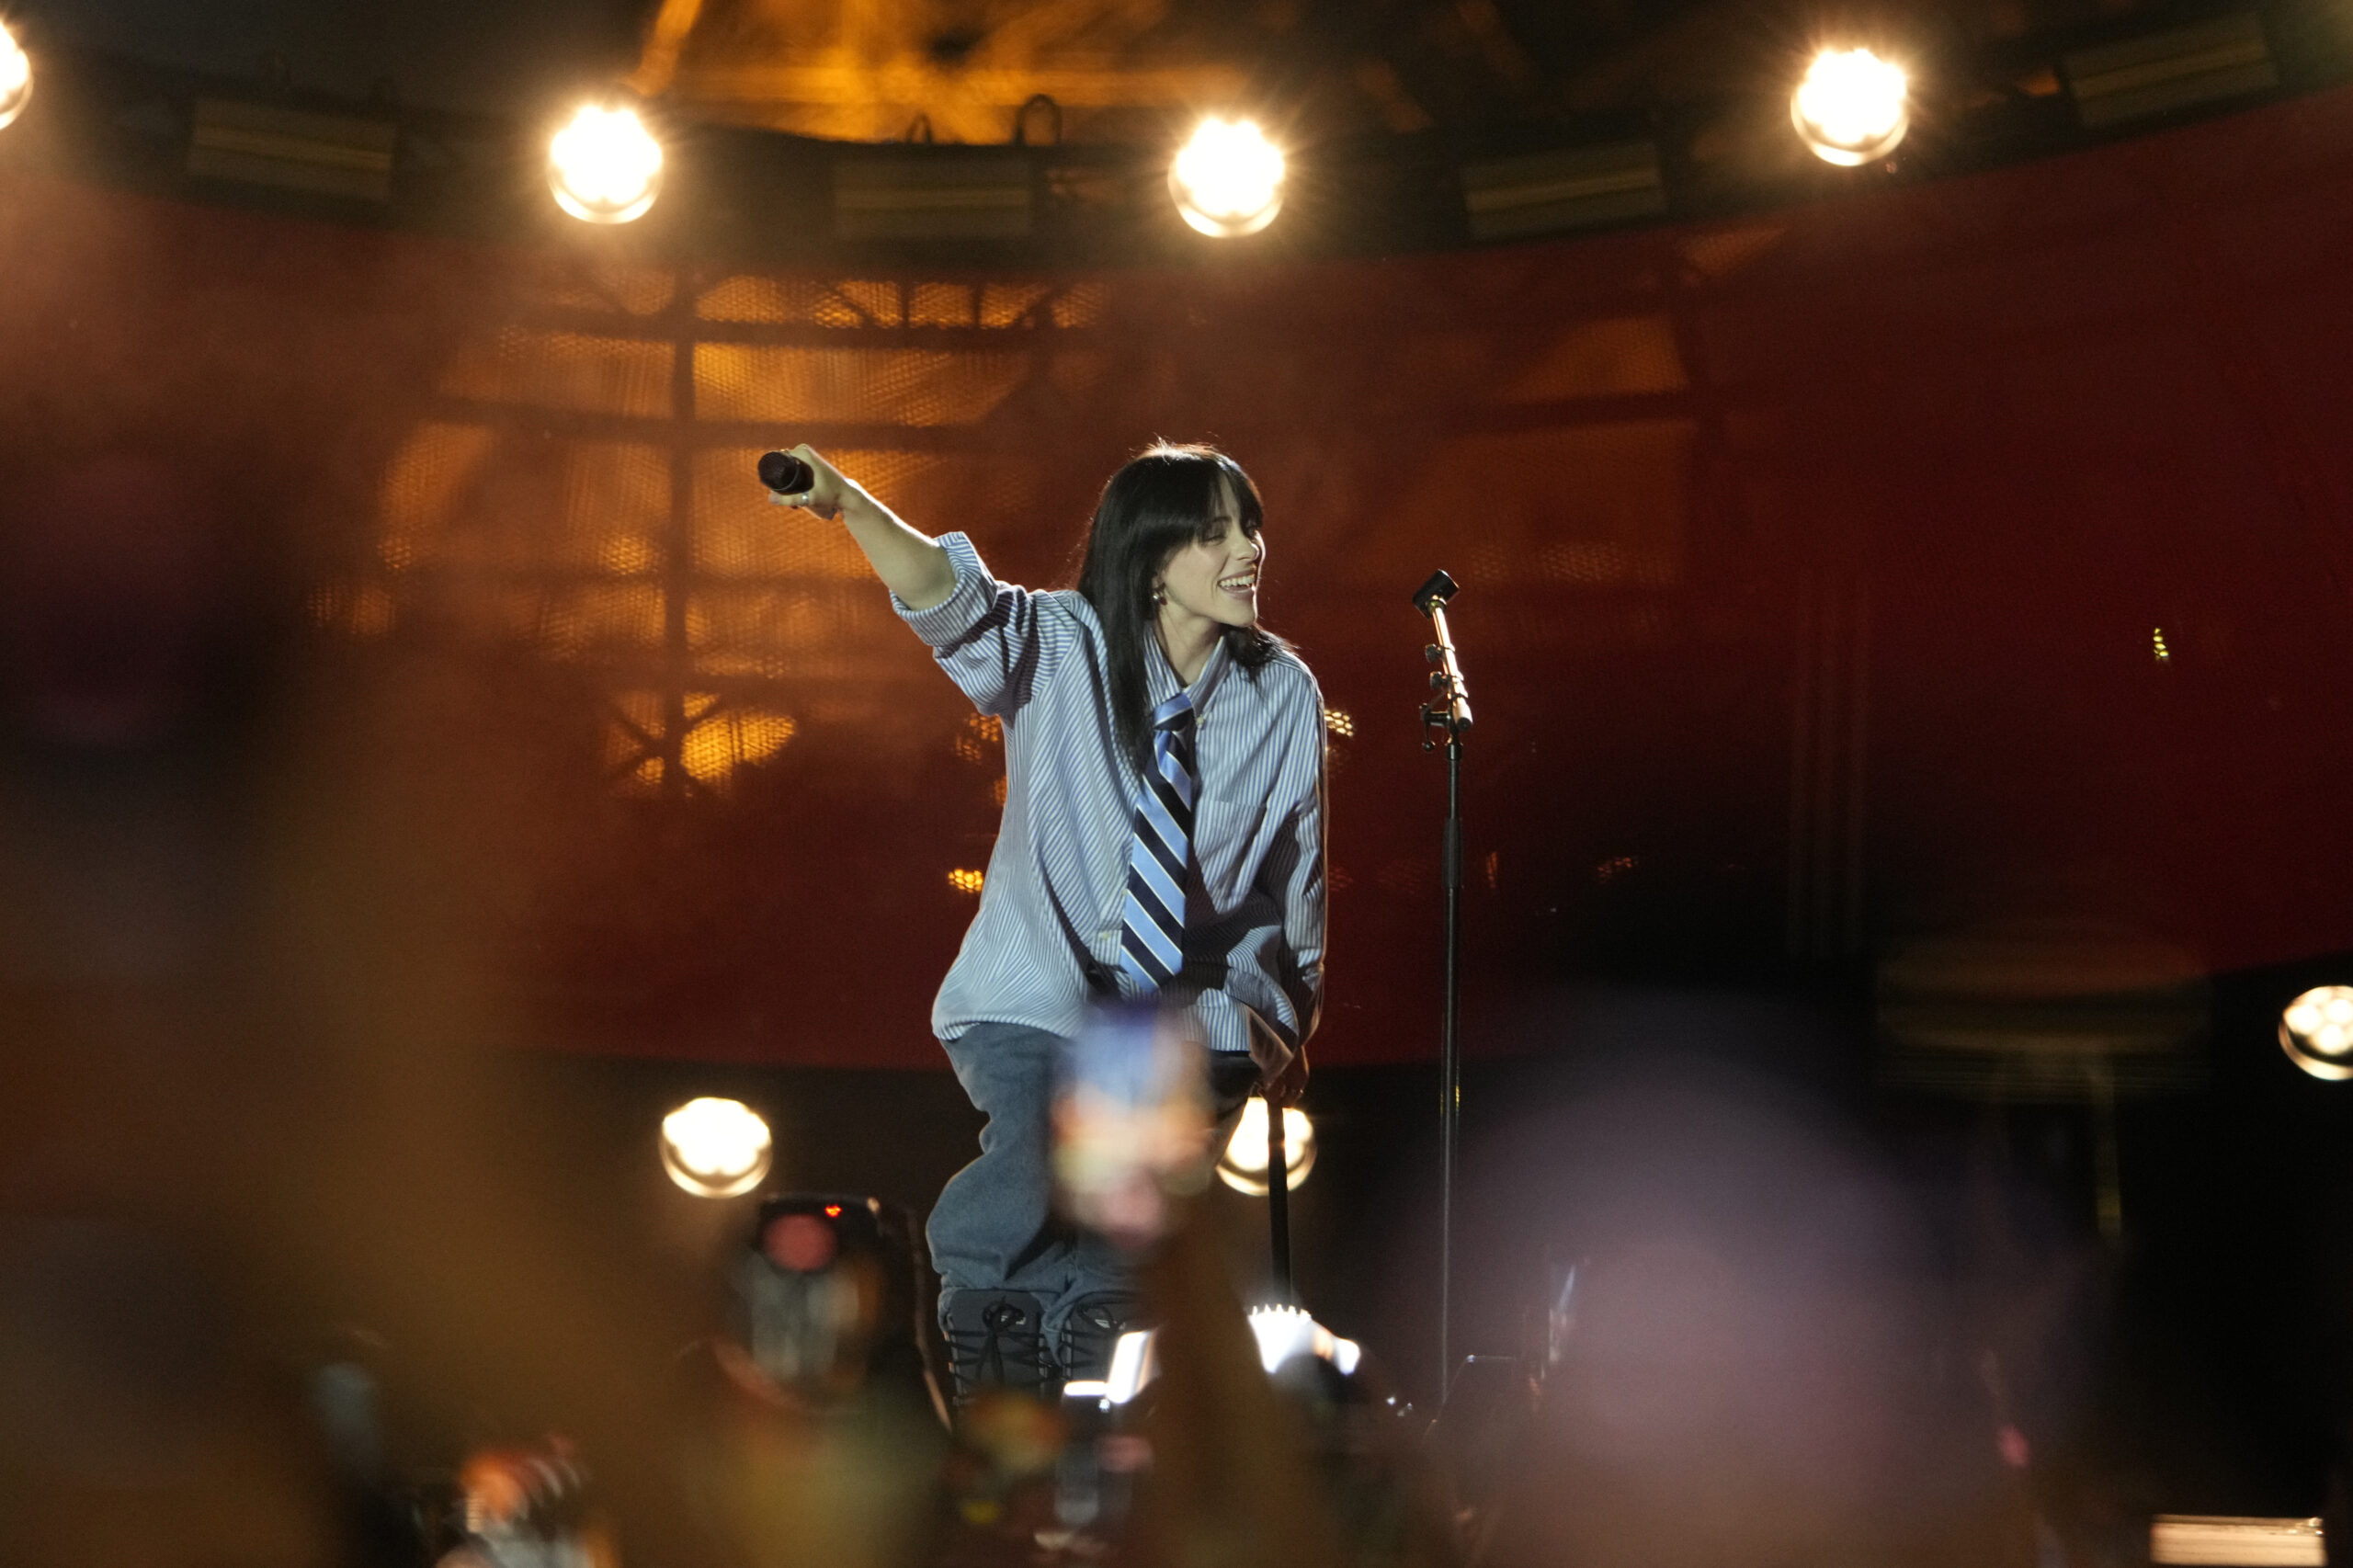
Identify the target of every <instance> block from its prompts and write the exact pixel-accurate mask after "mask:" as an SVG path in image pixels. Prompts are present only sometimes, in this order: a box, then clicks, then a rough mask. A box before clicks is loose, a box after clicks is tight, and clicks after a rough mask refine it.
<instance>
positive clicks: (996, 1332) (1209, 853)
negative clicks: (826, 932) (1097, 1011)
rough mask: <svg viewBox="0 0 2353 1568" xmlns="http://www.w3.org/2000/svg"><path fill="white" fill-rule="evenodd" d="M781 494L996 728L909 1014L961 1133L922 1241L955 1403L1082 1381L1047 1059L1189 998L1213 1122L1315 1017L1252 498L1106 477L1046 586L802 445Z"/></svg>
mask: <svg viewBox="0 0 2353 1568" xmlns="http://www.w3.org/2000/svg"><path fill="white" fill-rule="evenodd" d="M794 453H795V455H796V456H798V457H799V458H801V460H802V461H804V462H806V463H807V464H808V465H809V468H810V471H811V472H812V473H813V475H814V480H813V483H812V484H811V486H810V488H809V489H807V490H806V491H803V492H801V493H800V494H795V495H789V496H786V497H784V498H783V499H784V500H786V501H787V502H788V503H790V504H793V505H798V506H805V507H807V508H808V509H809V510H811V511H813V512H815V513H817V514H818V515H820V516H822V517H839V518H841V520H842V521H843V523H844V524H845V525H846V526H847V528H848V530H849V533H850V537H851V538H853V539H854V540H857V541H858V547H859V548H860V549H861V550H863V551H865V554H866V558H867V560H868V561H869V562H870V563H871V564H872V566H873V568H874V574H875V575H876V576H878V577H880V578H881V580H882V583H883V585H885V586H886V587H888V588H889V589H890V590H891V595H892V605H893V607H894V608H896V609H897V610H898V612H899V613H900V615H901V616H903V617H904V618H905V619H906V621H907V624H908V625H909V626H911V627H913V628H914V629H915V635H917V636H918V637H920V638H922V639H923V640H924V642H926V643H927V644H929V645H930V647H931V648H932V650H933V652H934V653H935V654H936V655H937V657H938V660H939V664H940V666H941V667H942V668H943V669H945V670H946V671H947V672H948V676H949V679H951V680H953V681H954V682H955V683H956V684H957V685H958V686H959V687H961V688H962V689H963V691H964V693H965V695H966V696H968V697H970V698H971V699H972V703H973V706H975V707H976V708H978V709H979V710H981V711H982V712H983V713H990V714H995V716H996V717H997V718H998V719H1000V720H1001V721H1003V722H1004V726H1005V756H1006V798H1005V816H1004V821H1003V823H1002V824H1001V826H1000V827H999V829H998V833H997V840H996V848H995V853H994V854H992V856H991V857H990V859H989V866H988V872H987V876H986V879H985V881H984V882H983V891H982V894H981V906H980V912H979V913H978V914H977V915H975V916H974V917H973V920H972V928H971V929H970V930H969V931H968V932H967V933H966V934H965V937H964V944H963V948H962V950H961V952H959V953H958V955H957V958H956V962H955V964H954V966H953V967H952V968H950V969H949V971H948V979H947V982H946V983H945V984H944V985H943V986H942V987H941V988H940V993H939V998H938V1003H937V1004H936V1006H934V1008H933V1012H932V1025H933V1028H934V1029H935V1030H936V1031H937V1032H938V1035H939V1038H940V1040H941V1041H942V1042H943V1043H944V1044H945V1045H946V1047H947V1050H948V1056H949V1061H950V1062H952V1063H953V1064H954V1066H955V1069H956V1075H957V1078H958V1080H959V1081H960V1082H961V1084H962V1085H963V1086H964V1090H965V1092H966V1094H968V1095H969V1096H971V1097H972V1104H973V1106H974V1108H977V1109H979V1110H980V1111H981V1112H982V1113H983V1114H984V1115H985V1116H986V1117H987V1118H988V1124H987V1126H986V1127H985V1128H984V1129H983V1131H982V1133H981V1155H980V1158H979V1159H977V1160H975V1161H973V1162H972V1164H971V1165H967V1166H966V1167H965V1168H964V1169H963V1170H962V1171H961V1172H960V1173H958V1175H957V1176H956V1177H955V1178H954V1179H953V1180H951V1181H950V1182H949V1184H948V1187H947V1189H946V1190H945V1191H943V1192H942V1193H941V1194H940V1196H939V1201H938V1204H937V1205H936V1206H935V1207H934V1209H933V1210H932V1215H931V1221H930V1225H929V1237H930V1242H931V1252H932V1261H933V1264H934V1267H937V1268H938V1273H939V1277H940V1282H941V1291H940V1309H939V1312H940V1324H941V1326H942V1328H943V1330H944V1331H945V1333H946V1335H947V1338H948V1342H949V1352H950V1358H951V1360H952V1361H953V1363H954V1371H955V1375H956V1383H957V1390H958V1396H959V1399H960V1400H963V1399H969V1398H970V1397H971V1395H972V1391H973V1390H974V1389H975V1388H976V1387H978V1386H981V1385H983V1384H985V1383H999V1382H1001V1383H1004V1384H1006V1385H1007V1386H1010V1387H1016V1388H1020V1389H1024V1390H1027V1391H1029V1392H1039V1393H1051V1392H1052V1389H1053V1386H1054V1385H1055V1384H1056V1383H1058V1382H1059V1381H1063V1380H1064V1379H1080V1378H1100V1377H1102V1376H1103V1375H1104V1373H1105V1370H1106V1369H1107V1364H1108V1357H1109V1353H1110V1346H1111V1345H1112V1343H1113V1342H1114V1341H1115V1340H1116V1339H1117V1337H1118V1335H1120V1332H1122V1330H1123V1329H1124V1328H1125V1327H1126V1326H1127V1325H1128V1324H1129V1322H1130V1320H1131V1318H1132V1317H1133V1316H1134V1315H1135V1313H1136V1312H1137V1310H1138V1307H1137V1302H1136V1300H1135V1297H1134V1295H1133V1293H1132V1288H1131V1284H1130V1282H1129V1280H1128V1278H1127V1275H1126V1271H1125V1268H1124V1267H1123V1264H1122V1260H1121V1259H1120V1256H1119V1255H1118V1254H1117V1252H1116V1251H1115V1250H1114V1249H1113V1248H1111V1247H1110V1245H1109V1244H1108V1243H1105V1242H1104V1241H1102V1240H1101V1239H1099V1238H1096V1237H1091V1236H1086V1235H1084V1234H1079V1233H1074V1232H1073V1231H1072V1230H1071V1229H1070V1228H1069V1227H1068V1226H1066V1225H1064V1224H1063V1223H1061V1222H1059V1221H1057V1220H1056V1219H1055V1217H1054V1215H1053V1213H1052V1210H1051V1186H1052V1178H1051V1169H1050V1160H1051V1153H1052V1148H1051V1131H1050V1128H1049V1124H1048V1117H1049V1112H1050V1109H1051V1098H1052V1095H1053V1092H1054V1074H1055V1070H1056V1062H1057V1059H1058V1057H1059V1055H1060V1053H1061V1051H1063V1048H1064V1046H1065V1044H1066V1042H1067V1040H1069V1039H1070V1037H1071V1036H1072V1035H1074V1033H1075V1032H1076V1031H1077V1029H1078V1028H1079V1027H1080V1023H1081V1020H1082V1018H1083V1017H1084V1016H1085V1014H1086V1009H1087V1007H1088V1006H1089V1004H1090V1003H1093V1002H1097V1001H1104V1000H1109V999H1115V998H1127V999H1146V998H1149V999H1156V1000H1158V1001H1160V1002H1161V1003H1163V1004H1165V1005H1167V1006H1176V1007H1182V1008H1185V1009H1188V1010H1189V1012H1190V1014H1191V1016H1192V1017H1193V1018H1194V1020H1195V1021H1196V1023H1197V1025H1198V1028H1199V1033H1200V1035H1201V1036H1202V1038H1203V1039H1204V1040H1206V1041H1207V1043H1208V1045H1209V1047H1210V1049H1211V1064H1212V1072H1211V1081H1212V1088H1213V1091H1214V1093H1215V1094H1216V1096H1217V1098H1218V1099H1219V1101H1220V1104H1221V1106H1222V1107H1231V1106H1233V1105H1237V1104H1239V1103H1240V1100H1241V1099H1242V1097H1243V1096H1245V1095H1246V1094H1247V1093H1248V1092H1249V1090H1250V1089H1251V1088H1253V1087H1254V1086H1256V1087H1260V1088H1263V1089H1264V1090H1265V1092H1267V1094H1268V1096H1270V1097H1271V1098H1272V1099H1273V1100H1274V1101H1275V1102H1276V1103H1278V1104H1289V1103H1290V1101H1291V1100H1293V1099H1295V1098H1296V1097H1297V1096H1298V1094H1299V1091H1300V1090H1301V1089H1302V1087H1303V1086H1304V1085H1305V1084H1306V1081H1307V1059H1306V1056H1305V1053H1304V1048H1305V1045H1306V1041H1307V1037H1308V1035H1309V1034H1310V1033H1311V1032H1312V1031H1313V1029H1314V1028H1315V1021H1316V1017H1317V1014H1318V1013H1319V1011H1320V1009H1321V1006H1322V1001H1323V970H1324V705H1323V699H1322V697H1321V695H1320V694H1319V692H1318V691H1317V689H1316V686H1315V680H1314V677H1313V676H1311V675H1310V674H1309V673H1308V670H1307V666H1306V665H1303V664H1302V663H1301V662H1300V660H1299V658H1298V657H1297V655H1295V654H1294V653H1292V652H1291V650H1290V647H1289V645H1288V644H1286V643H1284V642H1282V641H1281V640H1280V639H1279V638H1276V637H1274V636H1271V635H1269V634H1268V633H1267V631H1264V630H1262V629H1261V628H1260V627H1259V625H1258V589H1259V583H1260V576H1261V573H1262V571H1263V569H1264V566H1265V563H1266V558H1267V541H1266V537H1265V534H1264V532H1263V531H1262V528H1261V517H1260V507H1259V501H1258V492H1257V490H1256V487H1255V486H1254V485H1252V484H1251V483H1250V480H1249V477H1248V476H1247V475H1246V474H1245V473H1244V472H1242V468H1241V465H1239V464H1238V463H1236V462H1235V461H1234V460H1233V459H1232V458H1229V457H1227V456H1226V455H1225V454H1223V453H1222V452H1219V451H1216V450H1213V449H1210V448H1208V447H1190V446H1167V445H1157V446H1154V447H1153V448H1151V449H1148V450H1146V451H1145V452H1144V453H1143V454H1142V456H1140V457H1138V458H1136V459H1135V460H1133V461H1131V462H1130V463H1128V464H1127V465H1126V466H1125V467H1123V468H1121V469H1120V471H1119V472H1117V473H1115V474H1113V475H1112V476H1111V478H1110V481H1109V482H1108V483H1107V484H1105V485H1104V487H1103V494H1102V499H1101V500H1100V502H1099V503H1098V504H1097V506H1096V509H1095V520H1094V524H1093V526H1092V528H1091V530H1090V531H1089V533H1088V535H1087V540H1086V561H1085V564H1084V565H1083V566H1082V567H1081V569H1080V572H1079V578H1078V585H1077V587H1076V588H1075V589H1072V590H1063V591H1059V592H1051V593H1033V592H1031V591H1030V590H1029V589H1027V588H1020V587H1016V586H1014V585H1011V584H1008V583H1001V582H999V581H997V580H996V579H995V577H993V576H991V575H990V574H989V571H988V568H987V567H986V566H984V565H983V564H982V562H981V558H980V555H979V553H978V552H977V551H975V550H974V549H973V548H972V541H971V540H968V539H966V538H965V537H964V535H962V534H961V533H950V534H945V535H943V536H941V537H940V538H938V539H937V540H933V539H929V538H926V537H925V536H924V535H923V534H920V533H918V532H916V531H915V529H914V528H909V527H908V526H907V525H906V524H905V523H904V522H902V521H900V520H899V519H898V518H897V517H894V516H892V513H891V511H890V510H889V509H888V508H887V507H885V506H882V504H881V503H880V502H879V501H877V500H875V499H874V498H873V497H872V496H871V495H870V494H867V493H866V491H865V490H863V489H861V488H860V487H859V486H858V484H857V483H855V482H853V481H852V480H850V479H849V478H847V476H845V475H844V474H843V473H842V472H840V471H839V470H837V469H835V468H834V467H833V466H832V465H831V464H829V463H827V462H826V461H825V460H824V459H823V458H821V457H819V456H818V455H817V454H816V453H815V452H814V451H812V450H811V449H809V448H807V447H805V446H804V447H799V448H796V449H794Z"/></svg>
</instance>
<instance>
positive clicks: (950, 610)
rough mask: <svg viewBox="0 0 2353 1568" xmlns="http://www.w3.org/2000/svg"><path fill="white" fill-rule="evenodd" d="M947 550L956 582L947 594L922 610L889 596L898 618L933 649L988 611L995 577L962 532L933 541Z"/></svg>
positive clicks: (967, 628) (962, 631)
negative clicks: (990, 573)
mask: <svg viewBox="0 0 2353 1568" xmlns="http://www.w3.org/2000/svg"><path fill="white" fill-rule="evenodd" d="M936 542H937V543H938V546H939V548H940V549H942V550H944V551H947V552H948V564H949V567H950V568H951V569H953V570H954V572H955V574H956V585H955V586H954V587H953V588H950V589H949V591H948V597H946V598H944V599H942V600H940V601H939V602H938V604H936V605H933V606H931V607H930V608H926V609H915V608H910V607H909V605H908V604H907V601H906V600H904V599H903V598H901V597H899V596H898V595H896V594H892V596H891V608H892V609H894V610H897V611H898V612H899V619H902V620H904V621H905V622H906V623H907V625H908V626H909V627H910V628H912V629H913V630H914V631H915V635H916V636H918V637H920V638H922V639H923V640H924V642H926V643H928V644H929V645H930V646H932V647H934V648H944V647H946V646H947V645H948V644H949V643H950V642H955V641H956V640H957V639H958V638H960V637H961V636H963V635H964V633H965V632H967V631H971V630H972V628H973V627H974V626H976V625H978V624H979V623H980V619H981V617H982V616H983V615H985V614H986V613H988V608H989V606H990V605H991V604H992V603H994V602H995V598H996V580H995V578H993V577H991V576H990V575H989V569H988V568H987V567H986V566H985V565H983V564H982V562H981V552H980V551H977V550H974V549H973V548H972V540H969V539H967V538H965V537H964V536H963V535H962V534H960V533H956V534H941V535H940V536H939V538H938V540H937V541H936Z"/></svg>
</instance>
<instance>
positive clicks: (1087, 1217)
mask: <svg viewBox="0 0 2353 1568" xmlns="http://www.w3.org/2000/svg"><path fill="white" fill-rule="evenodd" d="M1209 1101H1210V1096H1209V1057H1208V1053H1207V1052H1206V1051H1203V1050H1202V1048H1201V1044H1200V1042H1199V1040H1197V1039H1195V1038H1194V1037H1193V1036H1192V1035H1191V1034H1190V1033H1188V1031H1187V1029H1186V1028H1185V1026H1184V1023H1183V1020H1182V1017H1181V1015H1178V1014H1176V1013H1173V1012H1157V1011H1150V1010H1142V1009H1133V1010H1108V1009H1107V1010H1103V1011H1098V1012H1097V1013H1096V1014H1095V1015H1093V1016H1092V1017H1090V1018H1089V1019H1088V1021H1087V1023H1086V1026H1085V1027H1084V1028H1081V1029H1080V1030H1079V1033H1078V1036H1077V1038H1076V1039H1074V1040H1072V1041H1071V1046H1070V1051H1069V1052H1068V1054H1067V1055H1066V1056H1065V1057H1064V1058H1063V1078H1062V1086H1061V1088H1060V1090H1059V1092H1058V1093H1057V1094H1056V1095H1055V1096H1054V1112H1053V1117H1054V1179H1055V1184H1056V1186H1057V1187H1058V1189H1059V1192H1058V1196H1059V1198H1060V1199H1061V1203H1062V1207H1063V1211H1064V1212H1065V1213H1067V1214H1068V1215H1069V1216H1070V1217H1071V1219H1072V1220H1074V1221H1076V1222H1077V1223H1078V1224H1080V1225H1083V1226H1085V1227H1086V1229H1088V1230H1090V1231H1093V1232H1095V1233H1097V1234H1098V1235H1101V1236H1104V1237H1107V1238H1108V1239H1109V1240H1110V1241H1111V1242H1112V1243H1113V1244H1115V1245H1117V1246H1119V1247H1120V1248H1122V1249H1124V1250H1126V1251H1130V1252H1134V1251H1138V1250H1141V1249H1142V1248H1143V1247H1145V1246H1148V1245H1150V1244H1152V1243H1153V1242H1154V1241H1157V1240H1158V1239H1159V1238H1160V1237H1161V1235H1162V1234H1164V1233H1165V1231H1166V1229H1167V1226H1168V1219H1169V1207H1168V1205H1169V1199H1170V1198H1171V1197H1172V1196H1177V1195H1189V1194H1192V1193H1197V1192H1199V1191H1200V1190H1201V1189H1202V1187H1205V1186H1206V1185H1208V1180H1209V1171H1208V1165H1209V1159H1208V1149H1209V1136H1210V1103H1209ZM1265 1138H1266V1131H1265V1127H1264V1124H1263V1123H1261V1125H1260V1131H1259V1139H1260V1141H1261V1143H1262V1145H1263V1142H1264V1140H1265ZM1263 1157H1264V1155H1263V1153H1262V1154H1261V1158H1262V1159H1263Z"/></svg>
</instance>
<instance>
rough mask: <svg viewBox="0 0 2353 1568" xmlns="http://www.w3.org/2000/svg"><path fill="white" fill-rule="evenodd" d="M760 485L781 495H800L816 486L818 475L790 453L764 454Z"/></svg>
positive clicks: (762, 455) (761, 455)
mask: <svg viewBox="0 0 2353 1568" xmlns="http://www.w3.org/2000/svg"><path fill="white" fill-rule="evenodd" d="M760 483H762V484H765V485H767V487H768V488H769V489H770V490H772V491H774V492H775V493H776V494H779V495H798V494H801V492H802V491H804V490H808V489H810V488H812V487H813V486H814V485H815V484H816V483H817V474H816V471H815V470H813V469H812V468H811V467H810V466H809V465H808V464H807V463H805V462H802V461H801V460H800V459H799V458H796V457H794V456H793V455H792V454H791V453H790V452H762V453H761V454H760Z"/></svg>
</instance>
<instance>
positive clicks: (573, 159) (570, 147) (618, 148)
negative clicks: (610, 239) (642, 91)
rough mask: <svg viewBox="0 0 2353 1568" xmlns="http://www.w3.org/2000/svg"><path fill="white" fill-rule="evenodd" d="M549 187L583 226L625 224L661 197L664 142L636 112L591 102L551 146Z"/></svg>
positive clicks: (557, 201)
mask: <svg viewBox="0 0 2353 1568" xmlns="http://www.w3.org/2000/svg"><path fill="white" fill-rule="evenodd" d="M548 188H549V189H550V190H551V191H553V192H555V199H556V205H558V206H559V207H562V208H563V210H565V211H566V212H569V213H571V214H572V215H573V216H574V217H575V218H577V219H579V220H580V221H581V222H584V223H626V222H630V221H631V220H632V219H637V218H642V217H644V216H645V213H646V210H647V209H648V208H651V207H652V206H653V205H654V198H655V197H657V196H659V195H661V194H662V144H661V143H660V142H656V141H654V133H653V132H652V131H648V130H646V129H645V124H644V122H643V121H642V120H641V119H638V118H637V111H636V110H635V109H629V108H600V107H598V106H597V105H595V104H590V105H587V106H586V107H585V108H582V109H581V111H580V112H579V113H578V114H577V115H574V117H573V120H572V123H571V124H570V125H567V126H565V127H564V128H563V130H562V131H557V132H556V133H555V140H554V141H552V142H550V143H548Z"/></svg>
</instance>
